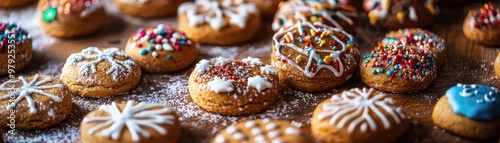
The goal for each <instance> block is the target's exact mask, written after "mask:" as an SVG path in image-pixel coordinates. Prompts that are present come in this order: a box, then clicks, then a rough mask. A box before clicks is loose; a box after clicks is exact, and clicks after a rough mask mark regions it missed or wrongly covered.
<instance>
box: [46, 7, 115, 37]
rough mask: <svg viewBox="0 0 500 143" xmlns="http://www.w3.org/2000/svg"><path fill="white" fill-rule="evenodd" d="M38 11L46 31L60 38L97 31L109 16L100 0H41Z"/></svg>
mask: <svg viewBox="0 0 500 143" xmlns="http://www.w3.org/2000/svg"><path fill="white" fill-rule="evenodd" d="M83 3H85V4H83ZM37 11H38V16H39V17H40V20H41V21H40V23H41V25H42V27H43V28H44V29H45V32H47V33H48V34H49V35H52V36H54V37H60V38H73V37H79V36H85V35H89V34H92V33H95V32H96V31H97V30H99V28H101V27H102V26H103V25H104V23H105V22H106V18H107V15H106V12H105V11H104V7H103V6H102V4H101V2H100V1H98V0H90V1H89V0H72V1H68V0H40V1H39V3H38V10H37Z"/></svg>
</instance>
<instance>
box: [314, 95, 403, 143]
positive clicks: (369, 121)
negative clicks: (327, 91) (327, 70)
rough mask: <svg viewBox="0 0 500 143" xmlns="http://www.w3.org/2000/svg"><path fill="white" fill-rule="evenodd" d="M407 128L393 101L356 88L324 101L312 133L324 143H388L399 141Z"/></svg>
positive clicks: (399, 108)
mask: <svg viewBox="0 0 500 143" xmlns="http://www.w3.org/2000/svg"><path fill="white" fill-rule="evenodd" d="M408 126H409V121H408V120H407V119H406V116H405V114H404V112H403V111H402V108H401V107H397V106H396V105H395V102H394V100H392V98H390V97H388V96H387V95H385V94H384V93H382V92H379V91H377V90H375V89H373V88H363V89H360V88H353V89H350V90H345V91H343V92H342V93H339V94H336V95H333V96H332V97H331V98H330V99H327V100H325V101H323V102H321V103H320V104H319V105H318V106H317V107H316V109H315V110H314V112H313V116H312V123H311V130H312V133H313V135H314V137H315V138H316V139H318V140H320V141H322V142H325V143H337V142H342V143H362V142H370V143H385V142H392V141H395V140H396V139H398V138H399V137H400V136H402V135H403V134H404V133H405V131H406V130H407V129H408Z"/></svg>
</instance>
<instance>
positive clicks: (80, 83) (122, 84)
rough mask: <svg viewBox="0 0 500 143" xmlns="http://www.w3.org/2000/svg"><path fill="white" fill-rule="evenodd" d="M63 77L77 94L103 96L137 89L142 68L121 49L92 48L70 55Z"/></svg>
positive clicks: (70, 88) (63, 70)
mask: <svg viewBox="0 0 500 143" xmlns="http://www.w3.org/2000/svg"><path fill="white" fill-rule="evenodd" d="M61 78H62V79H63V82H64V83H65V84H66V85H67V86H68V88H69V90H70V91H71V92H73V93H76V94H78V95H80V96H82V97H92V98H103V97H109V96H114V95H117V94H119V93H122V92H126V91H129V90H131V89H132V88H134V87H135V86H136V85H137V83H139V81H140V80H141V69H140V67H139V66H138V65H137V64H136V63H135V62H134V61H133V60H132V59H131V58H130V57H129V56H128V55H127V54H126V53H125V52H123V51H121V50H119V49H118V48H109V49H98V48H97V47H89V48H86V49H83V50H82V52H80V53H75V54H71V55H70V56H69V58H68V59H67V60H66V64H65V65H64V67H63V69H62V73H61Z"/></svg>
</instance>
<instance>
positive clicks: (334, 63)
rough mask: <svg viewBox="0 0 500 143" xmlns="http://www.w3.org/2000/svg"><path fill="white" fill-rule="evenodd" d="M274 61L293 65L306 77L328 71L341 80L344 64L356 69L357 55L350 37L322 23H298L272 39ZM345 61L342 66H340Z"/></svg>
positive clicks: (344, 68) (281, 31)
mask: <svg viewBox="0 0 500 143" xmlns="http://www.w3.org/2000/svg"><path fill="white" fill-rule="evenodd" d="M273 44H274V47H275V48H276V51H275V55H276V59H277V60H279V61H281V62H283V63H287V64H290V65H292V66H293V67H295V68H296V69H297V70H300V71H301V72H302V73H304V75H307V76H308V77H314V76H315V75H316V74H317V73H318V72H319V71H320V70H329V71H331V72H332V73H334V74H335V76H337V77H340V76H342V75H343V74H344V71H345V70H348V66H346V64H355V65H357V61H356V58H355V57H356V56H358V57H359V52H358V50H357V48H356V47H355V46H356V45H355V42H354V38H353V36H352V35H350V34H348V33H347V32H345V31H343V30H341V29H339V28H331V27H329V26H326V25H324V24H321V23H314V24H312V23H310V22H308V21H298V22H297V23H296V24H295V25H293V26H291V27H288V28H284V29H282V30H280V31H278V32H277V33H276V34H275V35H274V36H273ZM343 61H345V62H343Z"/></svg>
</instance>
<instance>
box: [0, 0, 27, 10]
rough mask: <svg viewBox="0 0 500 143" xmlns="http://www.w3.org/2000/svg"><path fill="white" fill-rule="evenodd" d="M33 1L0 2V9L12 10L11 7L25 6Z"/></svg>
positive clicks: (12, 0) (13, 0) (9, 0)
mask: <svg viewBox="0 0 500 143" xmlns="http://www.w3.org/2000/svg"><path fill="white" fill-rule="evenodd" d="M33 1H34V0H1V1H0V7H1V8H12V7H20V6H25V5H28V4H30V3H32V2H33Z"/></svg>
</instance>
